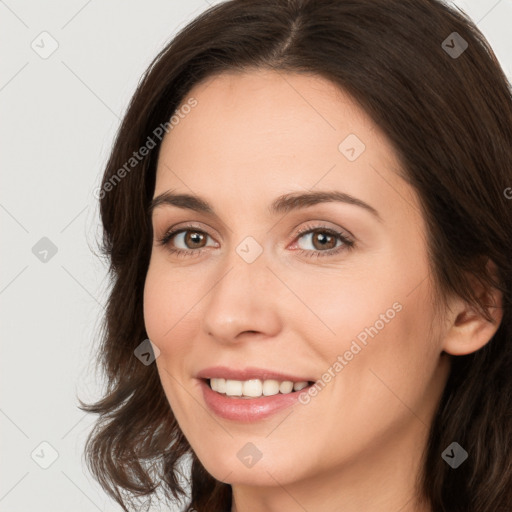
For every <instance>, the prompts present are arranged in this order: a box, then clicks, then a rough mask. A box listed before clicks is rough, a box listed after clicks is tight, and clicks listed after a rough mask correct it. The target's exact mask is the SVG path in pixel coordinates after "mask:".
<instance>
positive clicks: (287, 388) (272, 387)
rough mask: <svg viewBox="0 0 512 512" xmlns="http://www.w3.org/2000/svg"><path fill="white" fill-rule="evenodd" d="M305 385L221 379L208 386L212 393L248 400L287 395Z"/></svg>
mask: <svg viewBox="0 0 512 512" xmlns="http://www.w3.org/2000/svg"><path fill="white" fill-rule="evenodd" d="M307 385H308V382H307V381H301V382H295V383H294V382H292V381H290V380H285V381H282V382H279V381H277V380H273V379H269V380H265V381H261V380H260V379H250V380H245V381H241V380H231V379H221V378H215V379H210V386H211V388H212V389H213V391H216V392H217V393H225V394H226V395H227V396H244V397H248V398H258V397H261V396H273V395H277V394H278V393H281V394H288V393H291V392H292V391H300V390H301V389H304V388H305V387H307Z"/></svg>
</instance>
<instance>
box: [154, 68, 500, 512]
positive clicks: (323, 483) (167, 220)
mask: <svg viewBox="0 0 512 512" xmlns="http://www.w3.org/2000/svg"><path fill="white" fill-rule="evenodd" d="M189 97H194V98H196V99H197V101H198V104H197V106H196V107H194V108H193V109H191V111H190V113H189V114H187V115H186V116H185V117H184V118H183V119H182V120H180V122H179V124H177V125H176V126H174V128H173V129H172V130H171V131H170V132H169V133H168V134H167V135H166V137H165V138H164V140H163V143H162V147H161V150H160V154H159V160H158V167H157V177H156V186H155V193H154V197H156V196H158V195H159V194H161V193H163V192H165V191H168V190H172V191H174V192H176V193H178V192H181V193H189V194H196V195H199V196H201V197H203V198H204V199H206V200H207V201H208V202H209V203H210V204H211V205H212V206H213V208H214V210H215V211H216V212H217V214H218V217H215V216H210V215H207V214H204V213H198V212H194V211H191V210H186V209H182V208H178V207H176V206H171V205H163V206H161V207H158V208H156V209H155V210H154V213H153V216H152V222H153V229H154V235H155V243H154V246H153V249H152V255H151V260H150V265H149V269H148V273H147V277H146V284H145V290H144V316H145V323H146V329H147V333H148V336H149V338H150V339H151V340H152V341H153V343H154V344H155V345H156V346H157V347H158V348H159V350H160V356H159V357H158V358H157V360H156V364H157V367H158V371H159V375H160V378H161V382H162V386H163V389H164V391H165V394H166V396H167V398H168V400H169V403H170V405H171V407H172V410H173V412H174V414H175V416H176V418H177V420H178V423H179V425H180V427H181V429H182V431H183V432H184V434H185V436H186V438H187V439H188V441H189V443H190V445H191V446H192V448H193V450H194V451H195V453H196V454H197V456H198V457H199V459H200V460H201V462H202V464H203V465H204V467H205V468H206V469H207V470H208V472H210V473H211V474H212V475H213V476H214V477H215V478H216V479H218V480H222V481H225V482H227V483H230V484H231V485H232V487H233V496H234V504H233V509H232V510H233V512H234V511H237V512H249V511H250V512H260V511H270V512H274V511H275V512H277V511H282V510H287V511H290V512H294V511H301V512H302V511H303V510H310V511H319V510H321V511H322V512H334V511H339V510H343V511H344V512H356V511H357V512H364V511H368V512H369V511H375V510H379V511H381V512H398V511H400V512H408V511H411V512H412V511H415V512H418V511H425V512H426V511H431V508H430V507H429V505H428V504H420V503H419V500H418V496H417V495H416V489H415V479H416V478H417V476H418V474H419V471H420V468H421V462H422V461H421V454H422V450H423V449H424V446H425V443H426V439H427V435H428V430H429V428H430V425H431V422H432V418H433V414H434V411H435V408H436V406H437V404H438V402H439V399H440V396H441V393H442V390H443V388H444V386H445V383H446V380H447V377H448V375H449V370H450V356H449V355H448V354H457V355H458V354H465V353H469V352H472V351H474V350H477V349H478V348H480V347H481V346H483V345H484V344H485V343H486V342H487V341H488V340H489V339H490V338H491V337H492V335H493V334H494V332H495V330H496V329H497V326H495V325H491V324H488V323H487V322H485V320H483V319H482V318H480V317H479V316H477V315H476V314H474V313H472V312H471V311H470V310H469V309H468V308H467V306H466V304H465V303H463V302H462V301H460V300H458V299H457V298H450V299H449V301H448V304H449V307H450V309H449V312H447V314H446V315H445V316H444V317H443V318H438V317H437V316H436V315H435V312H434V308H433V306H432V299H431V297H432V293H433V281H432V277H431V274H429V262H428V258H427V248H426V235H425V222H424V219H423V217H422V215H421V213H420V212H421V210H420V207H419V199H418V196H417V195H416V193H415V191H414V190H413V189H412V188H411V187H410V186H409V185H408V184H407V183H405V181H404V180H403V179H402V178H400V177H399V175H398V173H397V170H398V169H399V168H400V162H399V160H398V158H397V156H396V152H395V151H394V148H393V147H392V146H391V144H390V143H389V141H388V140H387V139H386V136H385V134H383V133H382V132H381V131H380V130H379V128H378V127H377V126H376V125H375V124H374V123H373V122H372V121H371V119H370V118H369V117H368V116H366V114H365V113H364V112H363V111H362V110H361V109H360V108H359V107H358V106H357V104H356V103H354V102H353V101H352V100H351V98H350V97H349V96H348V95H347V94H345V93H344V92H343V91H340V90H339V89H338V88H336V87H335V86H334V85H333V84H332V83H330V82H329V81H327V80H325V79H323V78H320V77H318V76H315V75H306V74H302V75H299V74H291V73H286V74H284V73H278V72H275V71H263V70H251V71H247V72H245V73H243V74H240V73H239V74H235V73H229V74H228V73H224V74H222V75H219V76H216V77H212V78H210V79H208V80H207V81H206V82H203V83H201V84H199V85H197V86H196V87H194V88H193V89H192V90H191V91H190V92H189V95H188V97H187V98H186V99H188V98H189ZM186 99H185V100H184V102H183V104H184V103H185V101H186ZM349 134H356V135H357V137H358V138H359V139H360V140H361V141H363V143H364V144H365V146H366V149H365V150H364V152H363V153H361V155H360V156H359V157H358V158H357V159H356V160H354V161H349V160H348V159H347V158H346V157H345V156H344V154H342V152H341V151H340V150H339V149H338V146H339V144H340V142H342V141H343V140H344V139H345V138H346V137H347V136H348V135H349ZM317 190H326V191H333V190H338V191H343V192H346V193H348V194H351V195H352V196H355V197H356V198H358V199H361V200H363V201H365V202H366V203H368V204H369V205H371V206H372V207H373V208H375V209H376V210H377V211H378V213H379V216H380V220H379V219H377V218H376V217H375V216H374V215H372V214H371V213H370V212H368V211H366V210H365V209H363V208H361V207H359V206H356V205H353V204H346V203H336V202H324V203H321V204H318V205H315V206H310V207H308V208H303V209H301V210H297V211H291V212H289V213H287V214H285V215H284V214H279V215H271V214H270V213H269V211H268V205H270V203H271V202H272V201H273V200H274V199H275V198H277V197H278V196H280V195H282V194H286V193H290V192H307V191H317ZM189 221H191V222H194V224H195V225H196V230H197V229H199V230H200V231H201V232H203V233H205V234H206V235H208V236H206V235H204V238H203V241H199V242H197V239H192V240H188V245H186V240H185V239H184V237H183V234H181V235H178V236H177V237H175V238H174V240H173V241H171V242H169V244H168V246H167V247H165V246H162V245H159V244H158V242H157V239H158V238H160V237H162V236H163V235H164V234H165V233H166V232H167V231H168V230H169V229H170V228H171V227H175V228H176V229H177V228H178V227H180V226H183V225H184V224H185V223H186V222H189ZM305 226H307V227H314V228H316V227H319V228H325V227H327V228H328V229H329V228H330V229H335V230H339V231H341V232H347V231H348V232H349V233H351V234H352V235H353V237H354V241H355V246H354V247H353V248H352V249H350V250H347V249H346V248H345V250H342V251H341V252H339V253H337V254H333V255H330V256H323V257H319V258H308V257H307V256H306V255H305V254H307V253H311V252H314V251H316V252H322V251H324V252H325V251H328V250H329V249H332V250H335V248H337V247H339V246H340V245H341V243H342V242H341V241H338V239H337V238H335V240H334V241H333V242H332V243H331V244H328V245H327V247H326V248H323V246H322V245H321V244H319V243H316V244H315V242H314V240H313V238H312V236H311V235H302V237H301V238H300V239H298V238H297V236H296V233H297V231H298V229H299V228H302V227H305ZM196 230H194V229H192V230H191V232H189V234H190V235H191V234H193V233H195V232H196ZM320 233H325V231H320ZM327 234H329V232H327ZM247 236H251V237H253V238H254V239H255V240H256V241H257V242H258V244H259V245H260V246H261V249H262V250H263V252H262V254H261V255H260V256H259V257H258V258H257V259H256V260H255V261H254V262H253V263H250V264H249V263H247V262H246V261H244V260H243V259H242V258H241V257H240V256H239V254H238V253H237V252H236V248H237V246H238V245H239V244H240V242H241V241H242V240H244V239H245V238H246V237H247ZM194 242H195V243H194ZM169 247H175V248H180V249H184V250H187V249H188V250H189V251H190V252H193V251H194V250H195V251H197V250H198V248H200V247H203V248H204V249H203V252H202V253H201V254H200V255H199V256H195V257H194V256H193V255H192V254H191V255H188V256H185V257H177V256H176V255H173V254H172V253H171V252H170V251H169ZM301 248H302V249H303V251H304V253H303V254H300V252H299V250H298V249H301ZM333 248H334V249H333ZM447 300H448V299H447ZM397 302H398V303H399V304H400V305H401V306H402V309H401V311H400V312H397V313H396V315H395V316H394V318H393V319H391V320H389V321H388V322H387V323H385V326H384V327H383V328H382V329H380V330H379V332H378V334H376V335H375V336H374V337H373V338H371V337H368V341H367V345H366V346H362V349H361V350H360V351H359V352H358V353H357V355H355V356H354V357H353V359H352V360H350V361H348V364H346V366H344V367H343V369H342V370H341V371H339V372H338V373H335V377H334V378H332V379H331V381H330V382H329V383H328V384H326V385H325V387H324V388H323V389H322V390H321V391H320V392H319V393H318V394H317V396H315V397H313V398H311V400H310V402H309V403H308V404H307V405H302V404H296V405H294V406H293V407H292V408H288V409H285V410H284V411H280V412H278V413H277V414H274V415H273V416H271V417H270V418H267V419H265V420H261V421H256V422H253V423H250V424H247V423H244V424H242V423H238V422H235V421H229V420H225V419H222V418H219V417H217V416H214V414H213V413H212V412H211V411H209V410H208V409H207V407H206V405H205V403H204V400H203V397H202V393H201V391H200V388H199V384H198V381H197V380H196V379H195V375H196V374H197V372H198V371H199V370H201V369H204V368H206V367H209V366H216V365H225V366H234V367H238V368H242V367H245V366H258V367H264V368H269V369H272V370H277V371H279V370H280V371H283V372H288V373H292V374H297V375H308V376H309V375H313V376H315V378H317V379H321V378H322V375H323V374H324V373H325V372H327V371H328V369H329V368H332V366H333V364H334V363H335V362H336V361H337V357H338V355H343V354H344V353H345V352H346V351H347V350H348V349H349V348H350V346H351V343H352V341H353V340H355V339H356V337H357V335H358V334H360V333H361V332H362V331H364V329H365V327H370V326H373V325H374V324H375V323H376V321H377V320H379V318H381V317H380V315H381V314H385V313H386V311H387V310H389V309H390V308H392V305H393V304H394V303H397ZM496 314H499V311H497V312H496ZM359 345H362V344H361V343H359ZM247 442H252V443H253V444H254V445H256V447H257V448H258V449H259V451H260V452H261V454H262V457H261V459H260V460H259V461H258V462H257V463H256V464H255V465H254V466H252V467H251V468H248V467H246V466H245V465H244V464H242V463H241V461H240V460H239V459H238V457H237V452H238V451H239V450H240V449H241V448H242V447H243V446H244V445H245V444H246V443H247Z"/></svg>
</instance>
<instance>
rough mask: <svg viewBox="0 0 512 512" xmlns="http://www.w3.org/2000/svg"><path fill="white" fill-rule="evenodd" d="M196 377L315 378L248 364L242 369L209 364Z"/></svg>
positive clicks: (308, 380) (234, 378)
mask: <svg viewBox="0 0 512 512" xmlns="http://www.w3.org/2000/svg"><path fill="white" fill-rule="evenodd" d="M196 377H197V378H198V379H230V380H251V379H260V380H270V379H272V380H279V381H285V380H289V381H292V382H306V381H307V382H314V381H315V380H316V379H313V378H310V377H304V376H298V375H290V374H287V373H282V372H279V371H273V370H268V369H265V368H256V367H254V366H249V367H246V368H243V369H235V368H234V367H227V366H211V367H209V368H204V369H203V370H201V371H200V372H198V373H197V375H196Z"/></svg>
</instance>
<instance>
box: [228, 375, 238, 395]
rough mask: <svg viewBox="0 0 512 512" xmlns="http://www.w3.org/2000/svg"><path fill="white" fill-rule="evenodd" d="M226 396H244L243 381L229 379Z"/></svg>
mask: <svg viewBox="0 0 512 512" xmlns="http://www.w3.org/2000/svg"><path fill="white" fill-rule="evenodd" d="M226 395H228V396H242V381H241V380H229V379H227V380H226Z"/></svg>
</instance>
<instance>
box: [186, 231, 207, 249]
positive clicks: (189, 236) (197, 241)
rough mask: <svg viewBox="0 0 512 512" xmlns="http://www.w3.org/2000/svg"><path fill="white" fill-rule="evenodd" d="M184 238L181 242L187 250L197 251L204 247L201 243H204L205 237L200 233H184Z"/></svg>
mask: <svg viewBox="0 0 512 512" xmlns="http://www.w3.org/2000/svg"><path fill="white" fill-rule="evenodd" d="M184 233H185V237H184V239H183V242H184V243H185V245H186V246H187V249H198V248H200V247H204V245H203V242H206V235H205V233H203V232H202V231H191V230H187V231H184Z"/></svg>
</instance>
